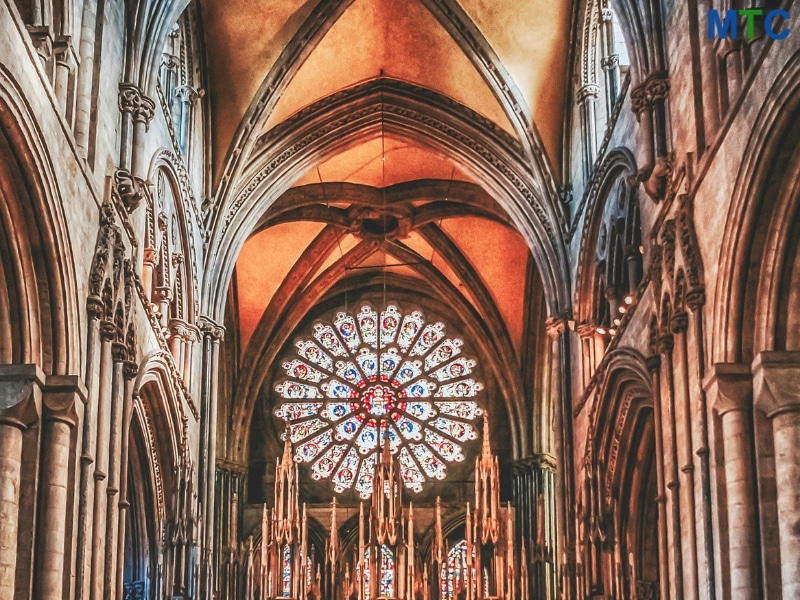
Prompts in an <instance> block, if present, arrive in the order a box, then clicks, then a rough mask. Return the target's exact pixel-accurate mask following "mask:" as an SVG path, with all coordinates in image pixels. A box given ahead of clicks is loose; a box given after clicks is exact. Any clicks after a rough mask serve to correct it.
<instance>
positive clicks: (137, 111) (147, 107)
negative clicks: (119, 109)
mask: <svg viewBox="0 0 800 600" xmlns="http://www.w3.org/2000/svg"><path fill="white" fill-rule="evenodd" d="M155 114H156V103H155V102H154V101H153V100H152V99H150V98H148V97H147V96H145V95H144V94H141V100H140V102H139V104H138V106H136V107H135V108H134V110H133V122H134V123H141V124H143V125H144V127H145V131H147V130H149V129H150V122H151V121H152V120H153V116H154V115H155Z"/></svg>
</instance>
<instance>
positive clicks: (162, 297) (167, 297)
mask: <svg viewBox="0 0 800 600" xmlns="http://www.w3.org/2000/svg"><path fill="white" fill-rule="evenodd" d="M154 295H155V297H156V300H158V301H159V302H172V299H173V298H174V297H175V295H174V294H173V293H172V289H171V288H168V287H157V288H156V289H155V294H154Z"/></svg>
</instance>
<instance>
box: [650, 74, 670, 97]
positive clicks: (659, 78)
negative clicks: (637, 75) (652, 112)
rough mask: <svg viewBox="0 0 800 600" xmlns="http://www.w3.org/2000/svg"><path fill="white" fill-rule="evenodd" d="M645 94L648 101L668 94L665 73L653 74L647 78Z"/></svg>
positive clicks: (667, 80) (667, 82)
mask: <svg viewBox="0 0 800 600" xmlns="http://www.w3.org/2000/svg"><path fill="white" fill-rule="evenodd" d="M646 86H647V96H648V98H649V99H650V102H651V103H653V102H657V101H659V100H663V99H664V98H666V97H667V96H668V95H669V78H668V77H667V76H666V75H663V74H661V75H653V76H651V77H649V78H648V79H647V82H646Z"/></svg>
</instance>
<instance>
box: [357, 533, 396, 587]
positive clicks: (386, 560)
mask: <svg viewBox="0 0 800 600" xmlns="http://www.w3.org/2000/svg"><path fill="white" fill-rule="evenodd" d="M369 550H370V549H369V548H367V549H366V550H365V551H364V589H365V598H366V600H370V593H371V589H370V579H369ZM378 597H379V598H393V597H394V553H393V552H392V550H391V548H389V546H386V545H383V546H381V580H380V583H379V584H378Z"/></svg>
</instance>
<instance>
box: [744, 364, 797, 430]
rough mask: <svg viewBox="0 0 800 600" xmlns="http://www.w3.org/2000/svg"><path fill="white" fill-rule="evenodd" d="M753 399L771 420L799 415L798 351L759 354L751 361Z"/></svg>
mask: <svg viewBox="0 0 800 600" xmlns="http://www.w3.org/2000/svg"><path fill="white" fill-rule="evenodd" d="M753 395H754V398H755V405H756V407H757V408H758V409H759V410H761V411H763V412H764V414H766V415H767V417H769V418H770V419H771V418H773V417H775V416H777V415H779V414H781V413H785V412H797V411H800V351H796V350H795V351H793V352H774V351H772V352H760V353H759V354H758V356H756V359H755V360H754V361H753Z"/></svg>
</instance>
